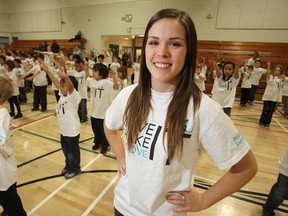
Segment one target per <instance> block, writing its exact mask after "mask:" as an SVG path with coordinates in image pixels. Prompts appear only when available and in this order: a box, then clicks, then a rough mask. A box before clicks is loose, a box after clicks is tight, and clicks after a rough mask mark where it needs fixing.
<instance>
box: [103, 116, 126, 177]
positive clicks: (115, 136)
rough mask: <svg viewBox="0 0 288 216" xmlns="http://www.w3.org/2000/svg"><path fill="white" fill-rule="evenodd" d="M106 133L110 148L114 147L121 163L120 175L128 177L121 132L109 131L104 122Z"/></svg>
mask: <svg viewBox="0 0 288 216" xmlns="http://www.w3.org/2000/svg"><path fill="white" fill-rule="evenodd" d="M104 131H105V135H106V138H107V140H108V142H109V144H110V146H111V147H112V149H113V151H114V153H115V155H116V159H117V161H118V163H119V169H118V175H119V176H120V177H121V176H124V175H126V157H125V149H124V145H123V142H122V139H121V136H120V134H119V131H118V130H110V129H108V128H107V127H106V123H105V120H104Z"/></svg>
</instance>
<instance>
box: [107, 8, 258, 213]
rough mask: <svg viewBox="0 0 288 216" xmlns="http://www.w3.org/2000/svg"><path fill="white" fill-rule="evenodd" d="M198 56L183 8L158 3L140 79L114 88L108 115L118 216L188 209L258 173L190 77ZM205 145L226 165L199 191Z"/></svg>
mask: <svg viewBox="0 0 288 216" xmlns="http://www.w3.org/2000/svg"><path fill="white" fill-rule="evenodd" d="M196 55H197V34H196V30H195V27H194V23H193V21H192V19H191V18H190V16H189V15H188V14H187V13H185V12H184V11H181V10H177V9H163V10H160V11H159V12H157V13H156V14H155V15H154V16H153V17H152V18H151V19H150V21H149V23H148V24H147V27H146V30H145V35H144V40H143V46H142V52H141V56H142V61H141V73H140V79H139V83H138V85H130V86H127V87H126V88H124V89H123V90H122V91H121V92H119V94H118V95H117V97H116V98H115V99H114V101H113V103H112V104H111V106H110V107H109V108H108V110H107V112H106V115H105V122H104V128H105V134H106V136H107V139H108V141H109V143H110V145H111V146H112V148H113V151H114V152H115V154H116V158H117V161H118V163H119V169H118V175H119V176H120V177H121V178H120V180H119V183H118V185H117V187H116V188H115V198H114V209H115V215H135V216H136V215H137V216H138V215H157V216H158V215H159V216H160V215H161V216H164V215H165V216H176V215H181V216H184V215H188V212H197V211H201V210H204V209H206V208H209V207H210V206H212V205H213V204H215V203H217V202H218V201H220V200H221V199H223V198H225V197H227V196H229V195H230V194H232V193H234V192H236V191H238V190H239V189H240V188H241V187H243V186H244V185H245V184H246V183H248V182H249V181H250V180H251V179H252V178H253V176H254V175H255V174H256V172H257V163H256V160H255V157H254V155H253V153H252V151H251V150H250V146H249V144H248V143H247V141H246V140H245V139H244V137H242V136H241V134H240V132H239V131H238V130H237V129H236V128H235V126H234V125H233V122H232V121H231V119H230V118H229V117H228V116H227V115H226V114H225V113H224V112H223V110H222V108H221V107H220V106H219V104H218V103H217V102H215V101H213V100H211V99H210V98H209V97H208V96H207V95H205V94H203V93H202V92H201V91H200V90H199V88H197V87H196V84H195V83H194V82H193V77H194V73H195V66H196ZM230 67H231V66H230ZM231 70H232V68H231ZM119 129H123V134H124V136H123V139H122V137H121V134H120V133H119ZM202 149H205V150H206V151H207V152H208V154H209V155H210V156H211V157H212V158H213V160H214V162H215V163H216V164H217V165H218V167H219V168H220V169H227V171H226V172H225V174H224V175H223V176H222V177H221V178H220V179H219V180H218V181H217V182H216V183H215V184H214V185H212V186H211V187H210V188H209V189H208V190H206V191H202V192H197V191H195V190H194V189H193V175H194V172H195V168H196V166H197V163H198V161H199V158H200V155H201V150H202Z"/></svg>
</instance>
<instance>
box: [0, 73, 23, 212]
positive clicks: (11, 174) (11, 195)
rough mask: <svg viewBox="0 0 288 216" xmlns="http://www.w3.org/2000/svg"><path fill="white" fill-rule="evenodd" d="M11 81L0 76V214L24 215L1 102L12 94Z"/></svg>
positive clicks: (11, 144)
mask: <svg viewBox="0 0 288 216" xmlns="http://www.w3.org/2000/svg"><path fill="white" fill-rule="evenodd" d="M13 91H14V89H13V85H12V83H11V82H10V81H9V80H7V79H6V78H4V77H0V170H1V175H0V205H1V206H2V208H3V209H4V212H2V213H0V214H1V215H15V216H16V215H17V216H26V212H25V210H24V208H23V205H22V202H21V199H20V197H19V195H18V193H17V189H16V176H17V174H16V170H17V164H16V160H15V158H14V154H13V135H12V130H11V123H10V116H9V113H8V111H7V109H6V108H5V107H3V103H4V102H5V101H6V100H7V99H8V98H10V97H11V96H12V95H13Z"/></svg>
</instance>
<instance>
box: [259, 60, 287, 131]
mask: <svg viewBox="0 0 288 216" xmlns="http://www.w3.org/2000/svg"><path fill="white" fill-rule="evenodd" d="M281 74H283V66H282V65H276V66H275V68H274V71H273V72H272V74H270V70H269V71H268V75H267V85H266V88H265V92H264V94H263V97H262V100H263V109H262V114H261V117H260V121H259V124H260V127H261V128H269V127H270V123H271V120H272V115H273V113H274V111H275V107H276V104H277V102H281V101H282V87H283V82H284V81H285V75H281Z"/></svg>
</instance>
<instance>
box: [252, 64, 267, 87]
mask: <svg viewBox="0 0 288 216" xmlns="http://www.w3.org/2000/svg"><path fill="white" fill-rule="evenodd" d="M266 72H267V69H264V68H260V67H259V68H255V67H254V70H253V73H252V75H251V83H252V85H256V86H258V85H259V81H260V79H261V76H262V75H263V74H266Z"/></svg>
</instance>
